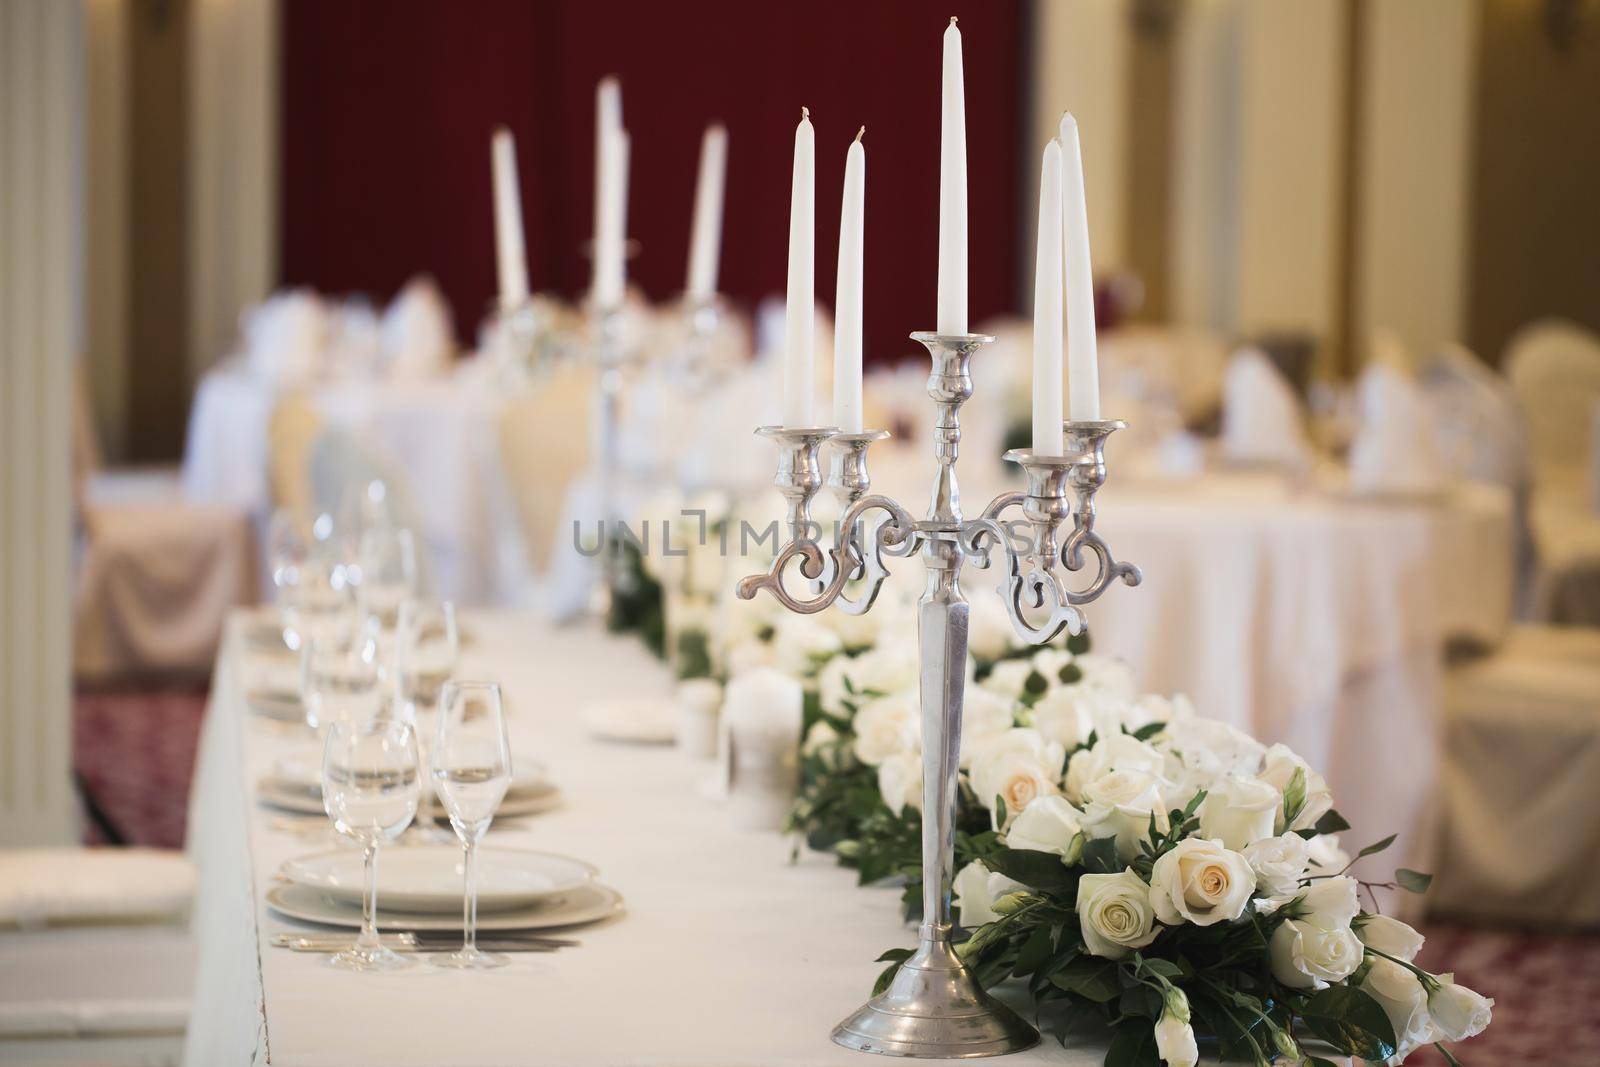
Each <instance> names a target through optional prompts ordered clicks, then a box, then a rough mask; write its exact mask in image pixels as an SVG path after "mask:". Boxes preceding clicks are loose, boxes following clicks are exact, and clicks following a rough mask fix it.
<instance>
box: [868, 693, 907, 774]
mask: <svg viewBox="0 0 1600 1067" xmlns="http://www.w3.org/2000/svg"><path fill="white" fill-rule="evenodd" d="M920 719H921V714H920V710H919V708H918V706H917V695H916V693H914V692H905V693H894V694H891V695H889V696H885V697H877V698H875V699H872V700H869V701H867V702H866V704H864V705H862V707H861V710H860V711H858V712H856V717H855V722H854V724H853V725H854V727H855V732H856V745H855V751H856V759H858V760H860V761H861V762H862V763H865V764H867V765H868V766H871V767H876V766H877V765H878V764H880V763H882V762H883V761H884V760H886V759H888V758H889V757H890V756H893V755H895V754H896V753H901V752H916V751H918V750H919V749H920V748H921V739H922V733H921V722H920Z"/></svg>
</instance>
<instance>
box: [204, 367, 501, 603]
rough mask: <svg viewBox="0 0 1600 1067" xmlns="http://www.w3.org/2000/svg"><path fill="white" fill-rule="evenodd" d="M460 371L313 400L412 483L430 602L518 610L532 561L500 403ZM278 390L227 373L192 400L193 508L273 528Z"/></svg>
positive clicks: (210, 379) (211, 379) (480, 381)
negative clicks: (229, 511) (270, 451)
mask: <svg viewBox="0 0 1600 1067" xmlns="http://www.w3.org/2000/svg"><path fill="white" fill-rule="evenodd" d="M480 370H481V368H478V367H475V366H468V367H463V368H462V370H461V371H460V372H459V373H457V374H455V375H454V376H452V377H449V378H440V379H437V380H417V381H405V380H394V381H367V382H338V383H330V384H325V385H319V386H315V387H313V388H312V390H311V396H312V398H313V401H314V404H315V407H316V409H317V411H318V413H319V414H320V415H321V416H322V417H323V418H324V419H325V420H327V423H328V424H329V425H330V426H337V427H340V428H342V429H344V430H347V431H349V432H351V433H353V434H355V435H356V437H357V439H358V440H359V441H360V443H361V445H362V446H363V447H364V448H366V449H369V450H371V452H372V453H373V455H374V456H375V457H376V458H377V459H379V460H380V461H382V462H383V464H384V465H385V467H386V468H388V469H389V470H391V471H393V472H395V473H396V474H397V476H399V477H401V478H403V479H404V480H405V486H404V492H405V495H406V497H408V498H409V500H410V501H411V502H412V504H413V506H414V508H415V511H416V513H417V519H418V522H419V524H420V526H421V530H420V533H421V535H422V543H423V546H424V548H425V551H426V558H425V560H424V566H425V567H426V569H427V572H428V578H429V580H430V582H431V585H432V588H433V592H434V593H435V594H437V595H438V596H441V597H444V598H447V599H452V600H456V601H459V602H462V603H469V604H515V603H518V602H520V600H521V598H522V597H523V595H524V593H525V591H526V588H527V581H528V573H527V552H526V547H525V544H524V541H523V538H522V533H521V529H520V527H519V526H518V523H517V517H516V510H515V507H514V504H513V501H512V499H511V497H510V495H509V494H510V488H509V482H508V480H507V478H506V475H505V472H504V469H503V467H502V466H501V461H500V443H499V430H500V427H499V419H500V414H501V411H502V398H501V396H500V395H499V393H498V392H497V391H496V389H495V388H494V385H493V382H492V380H491V379H490V378H489V377H488V376H486V375H483V374H480V373H475V372H477V371H480ZM276 400H277V396H276V393H275V392H274V389H273V387H272V386H271V385H269V384H268V383H265V382H263V381H261V380H260V379H259V378H256V377H254V376H252V375H250V374H248V373H245V372H244V371H243V370H242V369H240V368H238V367H236V366H233V365H226V366H224V367H222V368H219V369H217V370H213V371H211V372H210V373H208V374H207V375H206V376H205V377H204V378H203V379H202V380H201V382H200V387H199V389H198V390H197V391H196V393H195V399H194V406H193V408H192V409H191V410H190V413H189V435H188V439H187V441H186V442H185V445H184V456H183V486H184V490H185V492H186V493H187V494H188V496H189V497H190V498H191V499H194V500H201V501H207V500H210V501H225V502H228V503H232V504H237V505H241V506H243V507H246V508H249V509H250V510H251V511H253V512H254V513H255V514H256V515H257V517H258V518H260V519H263V520H264V518H265V516H266V514H267V512H268V510H269V509H270V507H271V494H270V491H269V487H268V483H267V458H268V457H267V447H268V445H267V424H268V420H269V419H270V417H271V414H272V409H273V405H274V403H275V402H276Z"/></svg>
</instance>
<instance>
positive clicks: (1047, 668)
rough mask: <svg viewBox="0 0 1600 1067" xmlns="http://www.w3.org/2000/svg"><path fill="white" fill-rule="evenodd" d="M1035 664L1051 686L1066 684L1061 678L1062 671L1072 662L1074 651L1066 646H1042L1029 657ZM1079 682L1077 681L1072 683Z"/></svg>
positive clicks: (1030, 661) (1034, 667)
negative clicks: (1069, 650) (1065, 647)
mask: <svg viewBox="0 0 1600 1067" xmlns="http://www.w3.org/2000/svg"><path fill="white" fill-rule="evenodd" d="M1028 662H1029V663H1032V664H1033V669H1034V670H1036V671H1038V672H1039V674H1040V676H1041V677H1043V678H1044V680H1045V682H1046V684H1048V685H1050V686H1052V687H1053V686H1058V685H1066V684H1068V683H1066V682H1064V681H1062V680H1061V672H1062V670H1063V669H1064V668H1065V667H1067V665H1069V664H1070V663H1071V662H1072V653H1071V652H1068V651H1067V650H1066V649H1064V648H1041V649H1040V650H1039V651H1037V652H1035V653H1034V654H1033V655H1032V656H1030V657H1029V658H1028ZM1072 684H1074V685H1075V684H1077V683H1075V682H1074V683H1072Z"/></svg>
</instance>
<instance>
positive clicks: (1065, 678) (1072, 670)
mask: <svg viewBox="0 0 1600 1067" xmlns="http://www.w3.org/2000/svg"><path fill="white" fill-rule="evenodd" d="M1056 677H1057V678H1060V679H1061V684H1062V685H1076V684H1077V683H1079V682H1081V681H1083V668H1082V667H1080V666H1078V665H1077V664H1076V663H1068V664H1067V665H1066V666H1064V667H1062V668H1061V669H1060V670H1059V671H1057V672H1056Z"/></svg>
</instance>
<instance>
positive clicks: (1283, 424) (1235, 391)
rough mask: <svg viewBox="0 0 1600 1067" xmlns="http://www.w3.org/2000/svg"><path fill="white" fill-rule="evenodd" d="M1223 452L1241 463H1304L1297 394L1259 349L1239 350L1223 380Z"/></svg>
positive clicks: (1308, 449) (1306, 443) (1307, 456)
mask: <svg viewBox="0 0 1600 1067" xmlns="http://www.w3.org/2000/svg"><path fill="white" fill-rule="evenodd" d="M1222 453H1223V455H1224V456H1226V457H1227V458H1228V459H1230V460H1234V461H1237V462H1242V463H1260V464H1273V465H1279V466H1286V467H1299V466H1302V465H1303V464H1305V463H1306V462H1308V461H1309V459H1310V456H1311V446H1310V443H1309V441H1308V440H1307V439H1306V430H1305V419H1304V414H1303V412H1302V411H1301V407H1300V398H1299V397H1297V396H1296V395H1295V392H1294V389H1293V387H1292V386H1290V384H1289V382H1288V379H1286V378H1285V377H1284V376H1283V374H1282V373H1281V372H1280V371H1279V370H1278V368H1277V367H1275V366H1274V365H1273V363H1272V361H1271V360H1270V359H1268V358H1267V354H1266V353H1265V352H1263V351H1261V350H1260V349H1259V348H1242V349H1240V350H1239V351H1238V352H1236V353H1234V355H1233V358H1232V359H1230V360H1229V361H1228V369H1227V370H1226V371H1225V372H1224V374H1223V382H1222Z"/></svg>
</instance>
